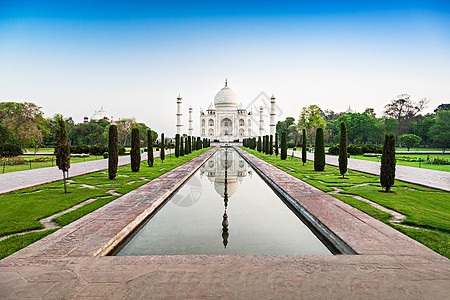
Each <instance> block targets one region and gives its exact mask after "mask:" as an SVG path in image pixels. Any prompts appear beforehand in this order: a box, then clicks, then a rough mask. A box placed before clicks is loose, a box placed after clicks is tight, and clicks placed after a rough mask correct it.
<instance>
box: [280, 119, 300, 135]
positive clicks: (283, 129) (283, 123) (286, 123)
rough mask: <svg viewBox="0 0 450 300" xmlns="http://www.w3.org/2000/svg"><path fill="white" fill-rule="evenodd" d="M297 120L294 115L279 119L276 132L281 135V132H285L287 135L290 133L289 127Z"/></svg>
mask: <svg viewBox="0 0 450 300" xmlns="http://www.w3.org/2000/svg"><path fill="white" fill-rule="evenodd" d="M294 122H295V119H294V118H293V117H287V118H286V120H284V121H278V123H277V126H276V132H277V133H278V134H279V135H280V134H281V133H283V132H285V133H286V135H288V134H289V127H290V126H291V125H293V124H294Z"/></svg>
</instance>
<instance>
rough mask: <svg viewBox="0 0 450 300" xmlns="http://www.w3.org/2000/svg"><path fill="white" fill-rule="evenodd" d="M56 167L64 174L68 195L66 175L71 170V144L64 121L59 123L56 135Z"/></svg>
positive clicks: (65, 190) (61, 120)
mask: <svg viewBox="0 0 450 300" xmlns="http://www.w3.org/2000/svg"><path fill="white" fill-rule="evenodd" d="M56 142H57V144H56V147H55V154H56V165H57V166H58V169H60V170H61V171H62V172H63V179H64V193H65V194H67V185H66V175H67V173H68V172H69V168H70V144H69V141H68V140H67V130H66V124H65V122H64V120H63V119H59V121H58V132H57V133H56Z"/></svg>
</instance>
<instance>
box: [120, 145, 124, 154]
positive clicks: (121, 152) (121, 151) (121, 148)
mask: <svg viewBox="0 0 450 300" xmlns="http://www.w3.org/2000/svg"><path fill="white" fill-rule="evenodd" d="M119 155H125V147H124V146H119Z"/></svg>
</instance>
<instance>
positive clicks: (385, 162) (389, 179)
mask: <svg viewBox="0 0 450 300" xmlns="http://www.w3.org/2000/svg"><path fill="white" fill-rule="evenodd" d="M394 180H395V135H394V134H392V133H389V134H386V135H385V136H384V145H383V153H382V154H381V169H380V183H381V186H382V187H384V188H385V189H386V193H389V192H390V190H391V187H392V186H393V185H394Z"/></svg>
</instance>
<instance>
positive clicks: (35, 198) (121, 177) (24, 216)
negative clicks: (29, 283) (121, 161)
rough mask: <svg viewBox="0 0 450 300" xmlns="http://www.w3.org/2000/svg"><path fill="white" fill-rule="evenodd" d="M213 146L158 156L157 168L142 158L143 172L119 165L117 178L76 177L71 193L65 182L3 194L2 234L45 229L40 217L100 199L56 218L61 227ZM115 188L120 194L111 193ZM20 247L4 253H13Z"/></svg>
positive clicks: (102, 174)
mask: <svg viewBox="0 0 450 300" xmlns="http://www.w3.org/2000/svg"><path fill="white" fill-rule="evenodd" d="M209 149H211V148H206V149H202V150H198V151H194V152H193V153H190V154H188V155H185V156H182V157H179V158H175V157H174V155H170V156H166V159H165V160H164V162H161V160H160V159H159V158H156V159H155V162H154V165H153V167H149V166H148V165H147V161H142V162H141V168H140V171H139V172H131V168H130V165H127V166H122V167H119V168H118V173H117V175H118V176H117V177H116V178H115V179H114V180H110V179H109V178H108V175H107V171H99V172H95V173H91V174H88V175H83V176H79V177H72V178H70V182H69V184H68V193H67V194H64V184H63V182H62V181H58V182H54V183H49V184H45V185H41V186H38V187H34V188H28V189H23V190H19V191H16V192H11V193H7V194H2V195H0V206H1V207H2V209H1V210H0V220H2V222H0V236H5V235H9V234H13V233H19V232H26V231H30V230H34V229H43V225H42V224H41V223H40V222H39V220H40V219H42V218H46V217H49V216H52V215H54V214H56V213H59V212H61V211H64V210H66V209H69V208H70V207H72V206H74V205H76V204H79V203H81V202H84V201H86V200H88V199H97V200H95V201H93V202H91V203H89V204H86V205H83V206H81V207H80V208H78V209H75V210H73V211H71V212H68V213H66V214H63V215H61V216H59V217H57V218H55V219H54V221H56V222H57V223H58V224H59V225H61V226H64V225H67V224H69V223H71V222H73V221H74V220H77V219H79V218H81V217H82V216H84V215H86V214H88V213H90V212H92V211H94V210H96V209H98V208H100V207H102V206H104V205H105V204H107V203H109V202H111V201H113V200H115V199H117V198H118V197H120V196H122V195H124V194H126V193H128V192H130V191H132V190H134V189H136V188H138V187H139V186H142V185H143V184H145V183H147V182H149V181H151V180H152V179H154V178H156V177H159V176H161V175H162V174H164V173H167V172H169V171H171V170H173V169H174V168H176V167H178V166H180V165H182V164H184V163H186V162H188V161H189V160H191V159H192V158H194V157H196V156H198V155H200V154H202V153H204V152H206V151H208V150H209ZM111 190H112V191H114V193H118V194H120V195H111V193H110V191H111ZM30 234H31V233H30ZM26 236H28V234H26ZM43 236H45V235H43ZM43 236H41V237H40V238H42V237H43ZM9 239H10V238H8V239H5V240H3V241H0V247H5V248H6V249H7V248H8V247H9V246H8V245H10V243H9V242H7V241H8V240H9ZM38 239H39V238H38ZM34 241H35V240H34V239H31V238H30V239H23V242H22V243H24V244H27V243H28V244H31V243H33V242H34ZM28 244H27V245H28ZM25 246H26V245H25ZM17 250H18V249H17ZM17 250H14V251H12V250H11V251H12V252H11V251H6V252H5V251H4V252H5V253H9V254H11V253H13V252H15V251H17ZM9 254H7V255H9Z"/></svg>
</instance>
